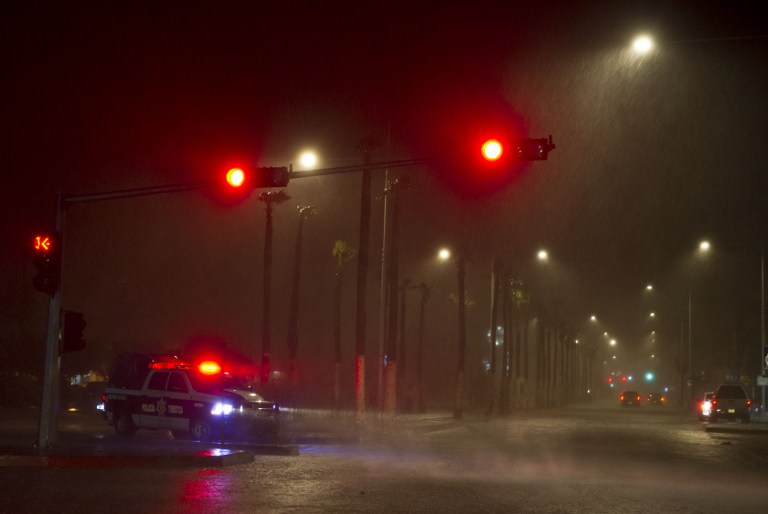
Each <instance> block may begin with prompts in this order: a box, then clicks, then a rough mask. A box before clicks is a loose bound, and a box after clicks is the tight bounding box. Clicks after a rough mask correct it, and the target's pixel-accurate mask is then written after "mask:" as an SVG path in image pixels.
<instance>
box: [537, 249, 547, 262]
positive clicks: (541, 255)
mask: <svg viewBox="0 0 768 514" xmlns="http://www.w3.org/2000/svg"><path fill="white" fill-rule="evenodd" d="M536 258H537V259H538V260H540V261H542V262H547V261H548V260H549V253H547V251H546V250H539V251H538V253H537V254H536Z"/></svg>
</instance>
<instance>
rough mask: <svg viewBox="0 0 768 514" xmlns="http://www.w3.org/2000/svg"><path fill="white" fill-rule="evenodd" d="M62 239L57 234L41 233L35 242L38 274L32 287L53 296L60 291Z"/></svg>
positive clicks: (34, 248)
mask: <svg viewBox="0 0 768 514" xmlns="http://www.w3.org/2000/svg"><path fill="white" fill-rule="evenodd" d="M60 241H61V239H60V238H59V237H58V234H56V233H55V232H41V233H39V234H37V235H36V236H35V238H34V240H33V245H32V246H33V250H34V261H33V262H34V265H35V270H36V271H37V274H36V275H35V277H34V278H33V279H32V285H33V286H34V287H35V289H37V290H38V291H40V292H41V293H46V294H49V295H51V296H53V295H54V294H56V291H58V289H59V279H60V275H61V245H60Z"/></svg>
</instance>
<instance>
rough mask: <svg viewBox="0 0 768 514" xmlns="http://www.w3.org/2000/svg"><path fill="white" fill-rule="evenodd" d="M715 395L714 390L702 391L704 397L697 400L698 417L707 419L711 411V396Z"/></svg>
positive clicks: (703, 419)
mask: <svg viewBox="0 0 768 514" xmlns="http://www.w3.org/2000/svg"><path fill="white" fill-rule="evenodd" d="M714 396H715V392H714V391H708V392H706V393H704V398H703V399H702V400H700V401H699V419H700V420H702V421H707V420H708V419H709V414H710V413H711V412H712V398H713V397H714Z"/></svg>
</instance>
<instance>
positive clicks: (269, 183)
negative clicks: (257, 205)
mask: <svg viewBox="0 0 768 514" xmlns="http://www.w3.org/2000/svg"><path fill="white" fill-rule="evenodd" d="M290 175H291V174H290V170H289V169H288V167H287V166H271V167H263V168H252V169H247V168H231V169H230V170H229V171H227V174H226V181H227V184H228V185H229V187H231V188H233V189H254V188H267V187H285V186H287V185H288V181H289V180H290V178H291V176H290Z"/></svg>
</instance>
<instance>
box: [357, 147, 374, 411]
mask: <svg viewBox="0 0 768 514" xmlns="http://www.w3.org/2000/svg"><path fill="white" fill-rule="evenodd" d="M372 146H373V144H372V142H371V141H368V142H366V146H365V149H364V151H365V157H364V163H365V164H364V168H363V171H362V181H361V185H360V240H359V242H358V253H357V308H356V313H355V413H356V414H357V416H358V417H359V418H360V417H361V416H362V415H363V414H364V413H365V332H366V323H367V298H366V294H367V290H368V287H367V282H368V249H369V239H370V232H371V170H370V169H368V168H367V167H365V166H368V165H369V164H370V162H371V150H372Z"/></svg>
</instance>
